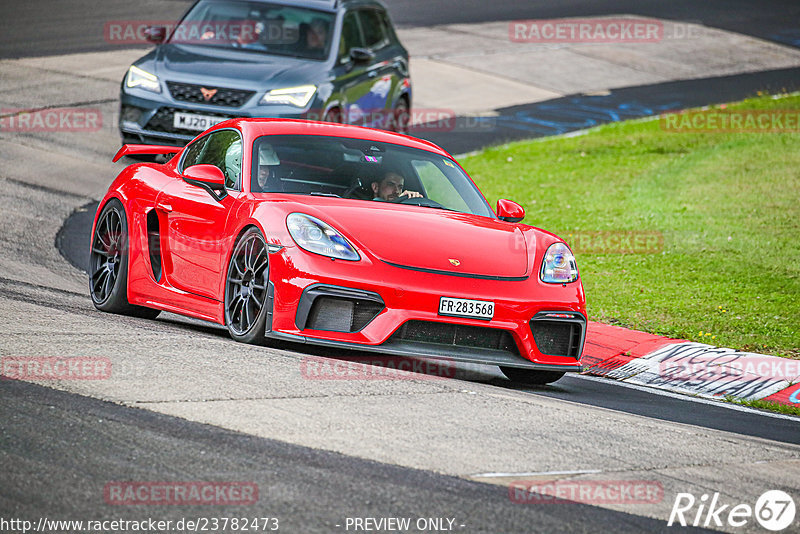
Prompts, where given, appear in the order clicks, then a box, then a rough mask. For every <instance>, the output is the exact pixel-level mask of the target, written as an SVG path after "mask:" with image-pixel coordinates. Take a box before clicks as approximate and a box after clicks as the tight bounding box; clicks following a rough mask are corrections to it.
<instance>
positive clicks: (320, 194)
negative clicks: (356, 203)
mask: <svg viewBox="0 0 800 534" xmlns="http://www.w3.org/2000/svg"><path fill="white" fill-rule="evenodd" d="M308 194H309V195H311V196H312V197H334V198H342V197H340V196H339V195H337V194H336V193H323V192H322V191H312V192H310V193H308Z"/></svg>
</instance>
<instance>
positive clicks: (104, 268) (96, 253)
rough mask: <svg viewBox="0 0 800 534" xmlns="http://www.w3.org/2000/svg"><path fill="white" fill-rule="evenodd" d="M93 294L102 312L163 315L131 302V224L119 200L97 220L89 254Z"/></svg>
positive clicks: (112, 201) (110, 204)
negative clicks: (129, 235)
mask: <svg viewBox="0 0 800 534" xmlns="http://www.w3.org/2000/svg"><path fill="white" fill-rule="evenodd" d="M89 293H90V295H91V297H92V302H93V303H94V306H95V308H97V309H98V310H101V311H105V312H110V313H119V314H123V315H132V316H135V317H142V318H145V319H155V318H156V317H157V316H158V314H159V313H160V311H159V310H155V309H152V308H144V307H141V306H132V305H131V304H130V303H129V302H128V294H127V293H128V221H127V219H126V217H125V209H124V208H123V207H122V203H121V202H120V201H119V200H117V199H111V200H109V201H108V203H106V205H105V206H104V207H103V210H102V211H101V212H100V216H99V217H98V218H97V225H96V227H95V229H94V235H93V236H92V249H91V251H90V254H89Z"/></svg>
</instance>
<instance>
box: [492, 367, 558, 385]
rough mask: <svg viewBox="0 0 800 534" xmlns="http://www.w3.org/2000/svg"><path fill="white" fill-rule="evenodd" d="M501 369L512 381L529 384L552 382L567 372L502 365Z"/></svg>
mask: <svg viewBox="0 0 800 534" xmlns="http://www.w3.org/2000/svg"><path fill="white" fill-rule="evenodd" d="M500 370H501V371H503V374H504V375H506V377H508V379H509V380H511V381H512V382H517V383H519V384H524V385H527V386H543V385H545V384H552V383H553V382H555V381H556V380H558V379H560V378H561V377H562V376H564V374H565V373H563V372H561V371H534V370H532V369H520V368H519V367H501V368H500Z"/></svg>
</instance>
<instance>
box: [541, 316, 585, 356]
mask: <svg viewBox="0 0 800 534" xmlns="http://www.w3.org/2000/svg"><path fill="white" fill-rule="evenodd" d="M531 331H532V332H533V340H534V341H535V342H536V347H537V348H538V349H539V352H541V353H542V354H547V355H549V356H569V357H572V358H577V357H578V356H579V355H580V350H581V336H582V335H583V327H582V326H581V324H580V323H578V322H567V321H544V320H533V321H531Z"/></svg>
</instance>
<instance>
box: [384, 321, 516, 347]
mask: <svg viewBox="0 0 800 534" xmlns="http://www.w3.org/2000/svg"><path fill="white" fill-rule="evenodd" d="M399 341H413V342H421V343H426V344H427V343H430V344H432V345H445V346H449V347H451V348H472V349H493V350H501V351H504V352H508V353H512V354H515V355H519V349H518V348H517V344H516V343H515V342H514V338H513V337H512V336H511V334H510V333H509V332H508V331H506V330H501V329H498V328H488V327H485V326H467V325H460V324H450V323H438V322H434V321H417V320H413V321H407V322H406V323H404V324H403V326H401V327H400V328H399V329H398V330H397V331H396V332H395V333H394V334H393V335H392V337H391V338H389V342H390V343H391V342H399Z"/></svg>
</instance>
